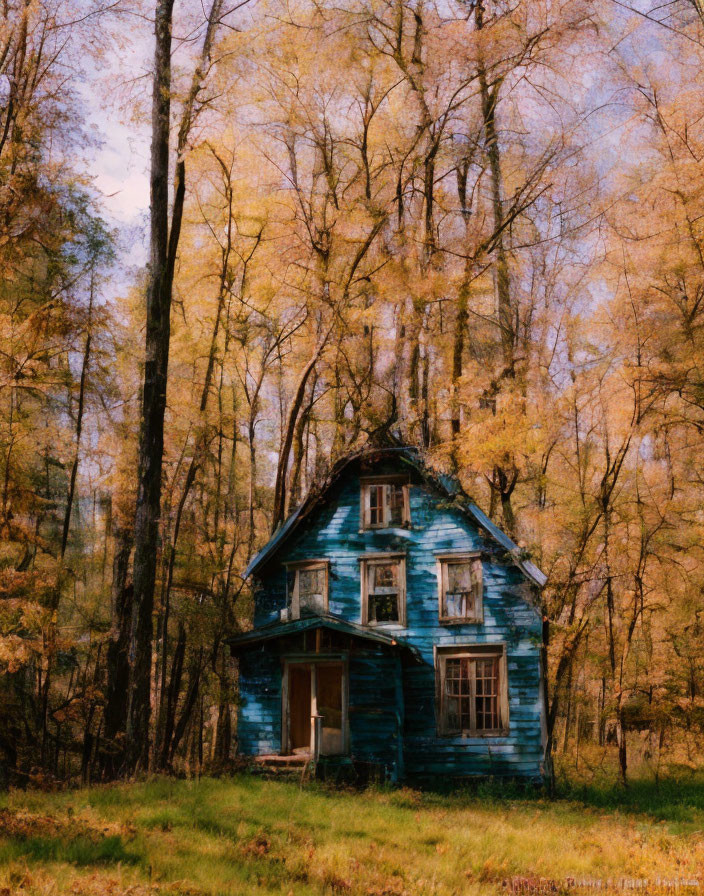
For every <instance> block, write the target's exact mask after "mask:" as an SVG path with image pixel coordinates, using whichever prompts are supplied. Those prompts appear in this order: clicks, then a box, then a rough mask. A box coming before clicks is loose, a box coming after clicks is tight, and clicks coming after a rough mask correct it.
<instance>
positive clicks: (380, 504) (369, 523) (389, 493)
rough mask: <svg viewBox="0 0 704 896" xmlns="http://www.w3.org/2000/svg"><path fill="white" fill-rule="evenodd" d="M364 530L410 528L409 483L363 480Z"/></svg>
mask: <svg viewBox="0 0 704 896" xmlns="http://www.w3.org/2000/svg"><path fill="white" fill-rule="evenodd" d="M361 498H362V528H364V529H389V528H392V527H396V528H400V527H401V526H409V525H410V522H411V512H410V507H409V496H408V483H407V482H404V481H403V480H393V481H390V480H388V479H387V480H385V481H382V480H362V493H361Z"/></svg>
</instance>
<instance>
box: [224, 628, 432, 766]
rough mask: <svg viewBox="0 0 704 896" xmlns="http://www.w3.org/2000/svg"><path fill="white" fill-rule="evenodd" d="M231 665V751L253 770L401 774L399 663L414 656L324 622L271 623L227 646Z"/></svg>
mask: <svg viewBox="0 0 704 896" xmlns="http://www.w3.org/2000/svg"><path fill="white" fill-rule="evenodd" d="M230 644H231V648H232V651H233V653H234V654H235V655H236V656H238V657H239V659H240V695H241V698H242V706H241V709H240V717H239V724H238V743H239V748H240V753H241V754H242V755H247V756H251V757H252V758H253V759H254V762H255V764H256V765H257V766H258V767H262V768H267V769H269V770H273V769H303V768H305V766H306V765H308V764H310V765H312V766H322V765H325V766H329V767H337V766H338V765H345V764H347V765H351V764H352V763H355V764H357V765H361V766H365V767H366V766H370V767H371V766H374V767H378V768H379V769H381V772H382V774H384V775H385V776H388V777H391V778H398V777H400V776H401V774H402V767H403V716H404V709H403V672H402V667H403V664H404V663H407V662H416V661H417V660H418V655H417V652H416V651H414V650H413V649H412V648H410V647H409V646H407V645H406V644H404V643H401V642H399V641H398V640H397V639H396V638H394V637H392V636H391V635H389V634H386V633H384V632H381V631H378V630H372V629H368V628H363V627H362V626H359V625H356V624H354V623H350V622H346V621H345V620H340V619H337V618H336V617H333V616H317V617H306V618H304V619H299V620H295V621H293V622H285V623H276V624H274V625H270V626H266V627H263V628H260V629H255V630H254V631H252V632H247V633H246V634H243V635H240V636H237V637H236V638H233V639H232V640H231V642H230Z"/></svg>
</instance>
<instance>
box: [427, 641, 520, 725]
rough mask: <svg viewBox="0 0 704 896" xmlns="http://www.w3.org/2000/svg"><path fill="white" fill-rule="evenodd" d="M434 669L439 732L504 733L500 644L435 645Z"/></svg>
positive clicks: (503, 660) (505, 706)
mask: <svg viewBox="0 0 704 896" xmlns="http://www.w3.org/2000/svg"><path fill="white" fill-rule="evenodd" d="M436 670H437V690H438V694H437V696H438V707H437V712H438V727H439V730H440V733H441V734H446V735H480V734H505V733H507V731H508V687H507V675H506V652H505V650H504V648H503V646H502V647H500V648H498V649H497V648H496V647H467V648H459V649H458V648H454V647H453V648H439V649H438V653H437V662H436Z"/></svg>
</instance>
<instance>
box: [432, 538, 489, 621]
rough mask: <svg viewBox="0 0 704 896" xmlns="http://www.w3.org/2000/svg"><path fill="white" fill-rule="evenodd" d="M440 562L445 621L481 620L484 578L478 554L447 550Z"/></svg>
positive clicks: (440, 601) (440, 599) (442, 617)
mask: <svg viewBox="0 0 704 896" xmlns="http://www.w3.org/2000/svg"><path fill="white" fill-rule="evenodd" d="M437 562H438V606H439V616H440V621H441V622H447V623H452V622H481V621H482V619H483V614H484V608H483V600H482V598H483V593H484V582H483V575H482V561H481V558H480V556H479V555H478V554H445V555H440V556H438V558H437Z"/></svg>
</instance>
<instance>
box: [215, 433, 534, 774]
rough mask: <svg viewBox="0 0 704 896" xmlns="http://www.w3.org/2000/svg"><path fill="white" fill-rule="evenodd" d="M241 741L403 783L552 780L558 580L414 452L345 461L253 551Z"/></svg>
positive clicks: (261, 754) (242, 663) (390, 451)
mask: <svg viewBox="0 0 704 896" xmlns="http://www.w3.org/2000/svg"><path fill="white" fill-rule="evenodd" d="M246 576H252V577H253V588H254V627H253V628H252V630H251V631H248V632H246V633H243V634H240V635H237V636H236V637H234V638H232V639H231V640H230V645H231V649H232V652H233V654H234V655H235V656H237V657H238V659H239V689H240V697H241V706H240V711H239V720H238V729H237V731H238V743H239V751H240V753H241V754H242V755H244V756H251V757H257V758H258V760H259V761H264V762H271V763H272V764H273V763H282V764H283V763H288V762H292V763H294V762H302V761H310V760H313V761H315V762H317V763H321V764H324V763H336V762H337V763H349V764H353V765H355V766H357V767H358V768H361V769H375V770H377V771H381V773H382V774H383V775H385V776H386V777H388V778H389V779H391V780H402V779H413V778H432V777H438V776H442V777H443V778H447V777H448V776H456V777H467V776H474V775H505V776H522V777H529V778H534V779H539V778H541V777H542V774H543V761H544V745H545V736H544V723H545V709H544V700H543V681H542V674H541V640H542V639H541V632H542V626H541V616H540V612H539V605H540V602H539V589H540V588H541V586H542V585H543V584H544V582H545V577H544V575H543V574H542V573H541V572H540V570H538V569H537V568H536V567H535V566H534V565H533V564H532V563H530V562H529V561H528V560H527V558H526V557H525V556H524V555H523V554H522V553H521V551H520V550H519V548H518V547H517V546H516V545H515V544H514V543H513V542H512V541H511V539H509V538H508V537H507V536H506V535H505V534H504V533H503V532H501V530H499V529H498V528H497V527H496V526H495V525H494V524H493V523H492V522H491V520H490V519H489V518H488V517H487V516H485V514H483V513H482V511H481V510H480V509H479V508H478V507H476V506H475V505H474V504H473V503H472V502H471V501H470V500H469V499H468V498H467V496H466V495H465V494H464V493H463V492H462V491H461V489H460V488H459V486H458V485H457V484H456V483H455V482H454V481H453V480H452V479H451V478H449V477H438V476H436V475H434V474H433V473H431V472H430V471H429V470H428V469H427V468H426V466H425V465H424V464H423V462H422V461H421V459H420V457H419V455H418V454H417V453H416V452H415V451H414V450H412V449H410V448H405V447H392V448H383V449H367V450H364V451H361V452H359V453H357V454H354V455H351V456H349V457H347V458H345V459H344V460H342V461H341V462H339V463H338V464H337V465H336V467H335V468H334V469H333V471H332V473H331V474H330V476H329V477H328V480H327V482H326V483H325V485H324V486H323V487H322V488H320V489H318V490H316V492H315V493H314V494H312V495H311V496H309V497H308V499H307V500H306V501H304V503H303V504H302V505H301V506H300V507H299V508H298V509H297V510H296V511H295V512H294V513H293V514H292V515H291V516H290V517H289V519H288V520H287V521H286V522H285V523H284V524H283V525H282V526H281V527H280V528H279V530H278V531H277V532H276V533H275V535H274V536H273V537H272V539H271V540H270V541H269V543H268V544H267V545H265V547H264V548H262V550H261V551H259V553H258V554H257V555H256V556H255V557H254V558H253V559H252V561H251V562H250V564H249V567H248V568H247V570H246Z"/></svg>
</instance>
